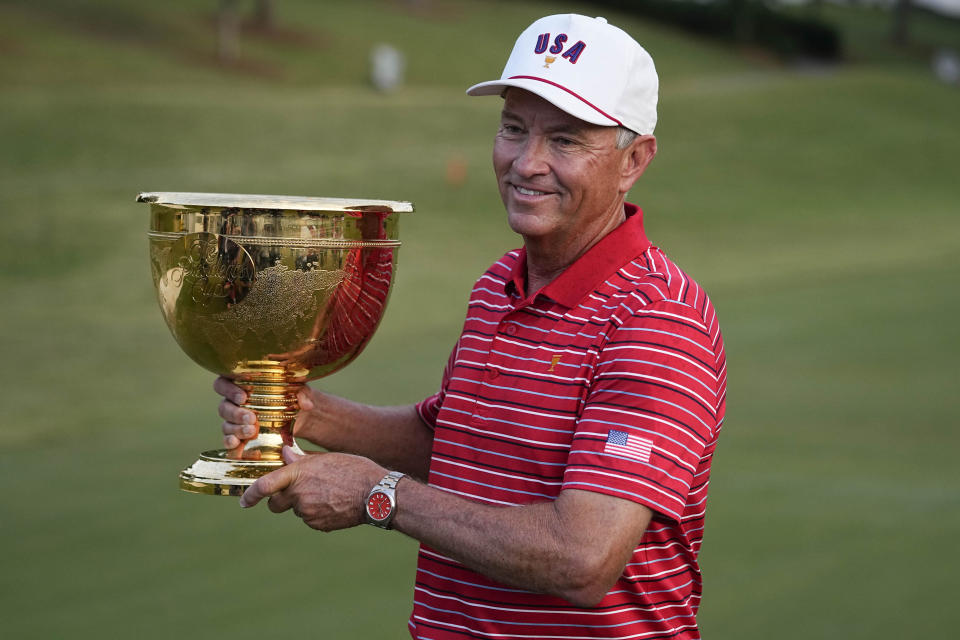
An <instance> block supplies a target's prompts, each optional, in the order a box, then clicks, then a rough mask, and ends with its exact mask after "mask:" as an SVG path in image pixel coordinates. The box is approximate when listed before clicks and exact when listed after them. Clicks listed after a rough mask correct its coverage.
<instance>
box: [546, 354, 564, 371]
mask: <svg viewBox="0 0 960 640" xmlns="http://www.w3.org/2000/svg"><path fill="white" fill-rule="evenodd" d="M562 357H563V356H562V355H561V354H559V353H557V354H554V356H553V357H552V358H550V368H549V369H547V371H553V370H555V369H556V368H557V365H558V364H560V358H562Z"/></svg>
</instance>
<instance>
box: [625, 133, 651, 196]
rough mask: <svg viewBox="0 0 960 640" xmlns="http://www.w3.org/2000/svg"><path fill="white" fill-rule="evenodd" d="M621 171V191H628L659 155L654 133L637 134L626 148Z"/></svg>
mask: <svg viewBox="0 0 960 640" xmlns="http://www.w3.org/2000/svg"><path fill="white" fill-rule="evenodd" d="M624 151H625V153H624V156H623V165H622V170H621V172H620V191H621V192H622V193H626V192H627V191H630V189H631V188H632V187H633V183H634V182H636V181H637V180H639V179H640V176H642V175H643V172H644V171H646V170H647V165H649V164H650V162H651V161H652V160H653V157H654V156H655V155H657V139H656V138H655V137H653V136H652V135H646V136H637V137H636V138H634V140H633V142H631V143H630V146H628V147H627V148H626V149H625V150H624Z"/></svg>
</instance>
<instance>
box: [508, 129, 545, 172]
mask: <svg viewBox="0 0 960 640" xmlns="http://www.w3.org/2000/svg"><path fill="white" fill-rule="evenodd" d="M513 170H514V172H515V173H516V174H517V175H519V176H521V177H524V178H529V177H532V176H537V175H544V174H547V173H549V172H550V165H549V163H548V162H547V147H546V144H545V140H543V139H542V138H541V137H540V136H534V135H531V136H528V137H527V139H526V140H525V141H524V143H523V145H522V146H521V147H520V149H518V152H517V157H516V158H514V160H513Z"/></svg>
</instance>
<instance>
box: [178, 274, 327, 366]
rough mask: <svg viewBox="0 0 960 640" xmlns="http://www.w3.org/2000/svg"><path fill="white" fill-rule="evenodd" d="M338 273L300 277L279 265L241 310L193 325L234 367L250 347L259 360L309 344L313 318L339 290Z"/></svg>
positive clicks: (259, 283) (207, 317)
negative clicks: (256, 347) (259, 354)
mask: <svg viewBox="0 0 960 640" xmlns="http://www.w3.org/2000/svg"><path fill="white" fill-rule="evenodd" d="M345 275H346V274H345V272H344V271H343V270H342V269H336V270H329V271H328V270H323V269H310V270H308V271H301V270H299V269H290V268H288V267H287V266H286V265H283V264H278V265H274V266H272V267H268V268H266V269H263V270H262V271H260V273H259V274H258V275H257V280H256V282H254V283H253V286H252V287H251V288H250V290H249V291H248V292H247V295H246V297H245V298H244V300H243V303H242V304H235V305H231V306H230V308H228V309H227V310H226V311H222V312H220V313H217V314H210V315H205V316H203V317H198V318H197V319H196V328H197V329H199V330H200V331H202V332H203V334H204V335H205V336H206V339H207V341H208V342H209V343H210V344H212V345H214V346H215V347H216V350H217V351H218V353H220V354H223V355H224V356H226V359H227V360H233V361H237V362H239V361H240V360H242V359H243V358H242V354H243V352H249V351H250V348H249V347H250V346H251V343H255V344H263V345H264V347H263V349H264V351H263V353H262V356H266V355H268V354H269V351H270V349H269V347H268V346H267V345H272V346H273V349H272V350H273V351H276V350H278V349H277V347H280V348H281V349H285V348H287V346H288V345H299V344H302V343H303V342H305V341H309V339H310V332H311V330H312V328H313V325H314V322H313V320H314V318H315V317H316V316H317V314H318V312H319V309H321V308H322V306H323V305H324V304H325V303H326V301H327V300H328V299H329V297H330V294H331V293H332V292H333V291H334V290H335V289H336V288H337V287H338V286H339V285H340V283H341V282H342V281H343V278H344V276H345Z"/></svg>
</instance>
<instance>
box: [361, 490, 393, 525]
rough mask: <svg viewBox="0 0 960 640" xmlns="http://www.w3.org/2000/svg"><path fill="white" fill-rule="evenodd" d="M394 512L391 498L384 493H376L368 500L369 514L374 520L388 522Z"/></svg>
mask: <svg viewBox="0 0 960 640" xmlns="http://www.w3.org/2000/svg"><path fill="white" fill-rule="evenodd" d="M392 510H393V506H392V505H391V504H390V498H389V496H387V494H385V493H383V492H382V491H376V492H374V493H373V494H372V495H371V496H370V499H369V500H367V513H368V514H370V517H371V518H373V519H374V520H386V519H387V518H388V517H389V516H390V512H391V511H392Z"/></svg>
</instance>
